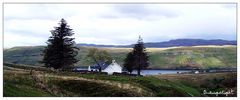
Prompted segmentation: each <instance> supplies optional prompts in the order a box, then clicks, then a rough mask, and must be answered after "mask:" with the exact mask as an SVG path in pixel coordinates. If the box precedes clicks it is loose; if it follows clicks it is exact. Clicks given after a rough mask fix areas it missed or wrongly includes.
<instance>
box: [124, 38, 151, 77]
mask: <svg viewBox="0 0 240 100" xmlns="http://www.w3.org/2000/svg"><path fill="white" fill-rule="evenodd" d="M148 58H149V57H148V55H147V52H146V49H145V47H144V43H143V40H142V38H141V36H139V39H138V42H137V44H135V45H134V47H133V51H132V52H130V53H129V54H128V56H127V58H126V59H125V64H124V66H125V68H126V69H127V70H128V71H129V72H132V69H136V70H137V74H138V75H140V72H141V70H142V69H145V68H147V67H148V66H149V60H148Z"/></svg>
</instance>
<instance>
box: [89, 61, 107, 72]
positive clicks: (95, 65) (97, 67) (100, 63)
mask: <svg viewBox="0 0 240 100" xmlns="http://www.w3.org/2000/svg"><path fill="white" fill-rule="evenodd" d="M98 64H99V65H100V67H101V69H102V70H104V69H105V68H107V67H108V65H109V64H107V63H106V62H98ZM98 64H97V63H96V64H94V65H91V68H92V69H99V68H100V67H99V65H98Z"/></svg>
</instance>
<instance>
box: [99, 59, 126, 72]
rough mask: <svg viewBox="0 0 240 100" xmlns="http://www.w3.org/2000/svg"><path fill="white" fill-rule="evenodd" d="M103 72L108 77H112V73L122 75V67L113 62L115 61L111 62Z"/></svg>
mask: <svg viewBox="0 0 240 100" xmlns="http://www.w3.org/2000/svg"><path fill="white" fill-rule="evenodd" d="M103 72H107V73H108V74H109V75H112V74H113V72H118V73H122V67H121V66H120V65H119V64H117V63H116V62H115V60H112V63H111V64H110V65H108V66H107V67H106V68H105V69H104V70H103Z"/></svg>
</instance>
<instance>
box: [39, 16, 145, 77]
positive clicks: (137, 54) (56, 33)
mask: <svg viewBox="0 0 240 100" xmlns="http://www.w3.org/2000/svg"><path fill="white" fill-rule="evenodd" d="M51 33H52V36H50V37H49V39H48V41H47V42H46V43H47V47H46V48H45V50H44V51H43V61H42V63H44V65H45V66H46V67H52V68H54V69H63V68H64V69H68V68H72V67H73V66H74V64H75V63H76V62H78V60H77V59H76V56H77V55H78V52H77V50H78V48H77V47H75V42H74V38H70V36H72V35H73V34H74V32H73V30H72V29H71V28H70V27H69V25H67V22H66V21H65V20H64V19H61V21H60V23H59V26H58V27H55V29H54V30H52V31H51ZM87 57H89V58H91V59H92V60H93V61H94V62H95V63H96V64H98V65H99V71H100V72H101V70H102V69H101V65H100V64H99V62H108V63H110V62H111V61H112V57H111V56H110V54H108V53H107V51H105V50H98V49H97V48H91V49H89V53H88V54H87ZM148 66H149V61H148V55H147V53H146V49H145V47H144V43H143V41H142V38H141V37H140V36H139V39H138V42H137V44H135V46H134V47H133V50H132V51H131V52H130V53H128V55H127V58H126V59H125V63H124V67H125V68H126V69H127V70H128V72H130V73H132V71H133V70H134V69H136V70H137V71H138V75H140V71H141V69H144V68H146V67H148Z"/></svg>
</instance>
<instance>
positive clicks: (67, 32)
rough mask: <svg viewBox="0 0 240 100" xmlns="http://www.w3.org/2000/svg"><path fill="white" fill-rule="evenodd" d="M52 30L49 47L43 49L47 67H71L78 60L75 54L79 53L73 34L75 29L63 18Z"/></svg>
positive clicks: (44, 61)
mask: <svg viewBox="0 0 240 100" xmlns="http://www.w3.org/2000/svg"><path fill="white" fill-rule="evenodd" d="M54 28H55V29H54V30H51V34H52V36H50V37H49V39H48V41H47V42H46V43H47V47H46V48H45V50H44V51H43V55H44V56H43V61H42V63H44V65H45V66H46V67H53V68H54V69H63V68H64V69H68V68H71V67H72V66H73V65H74V64H75V63H76V62H78V60H77V59H76V58H75V56H76V55H77V54H78V52H77V50H78V48H77V47H74V45H75V42H74V38H70V36H72V35H73V34H74V33H73V30H72V29H70V27H69V25H67V22H66V21H65V20H64V19H61V21H60V23H59V26H58V27H54Z"/></svg>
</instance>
